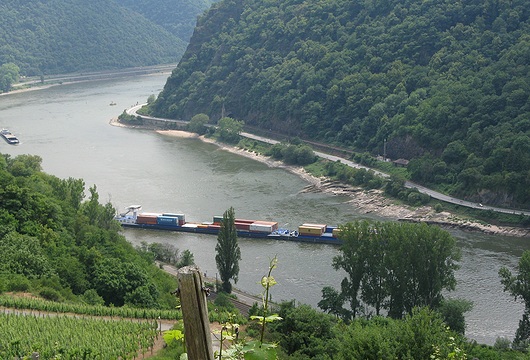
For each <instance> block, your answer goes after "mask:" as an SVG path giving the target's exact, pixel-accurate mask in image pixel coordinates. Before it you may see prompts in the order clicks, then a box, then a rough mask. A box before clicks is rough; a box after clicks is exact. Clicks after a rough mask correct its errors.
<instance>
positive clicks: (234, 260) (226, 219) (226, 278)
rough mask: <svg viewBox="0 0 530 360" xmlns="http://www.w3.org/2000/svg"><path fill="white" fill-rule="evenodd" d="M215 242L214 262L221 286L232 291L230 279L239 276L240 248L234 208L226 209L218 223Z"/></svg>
mask: <svg viewBox="0 0 530 360" xmlns="http://www.w3.org/2000/svg"><path fill="white" fill-rule="evenodd" d="M220 226H221V228H220V229H219V234H218V235H217V244H216V245H215V251H216V253H217V254H216V255H215V263H216V264H217V270H219V276H220V277H221V282H222V284H221V287H222V289H223V291H224V292H227V293H231V292H232V284H231V283H230V280H231V279H232V280H234V282H235V283H237V280H238V276H239V260H241V250H240V249H239V245H238V243H237V230H236V225H235V211H234V208H232V207H230V209H228V210H226V211H225V212H224V214H223V219H222V221H221V224H220Z"/></svg>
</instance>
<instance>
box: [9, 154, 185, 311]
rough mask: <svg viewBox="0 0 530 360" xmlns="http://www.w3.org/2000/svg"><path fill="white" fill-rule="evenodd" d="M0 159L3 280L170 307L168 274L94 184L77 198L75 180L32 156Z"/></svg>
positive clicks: (68, 296) (49, 291)
mask: <svg viewBox="0 0 530 360" xmlns="http://www.w3.org/2000/svg"><path fill="white" fill-rule="evenodd" d="M0 160H1V161H0V185H1V186H0V229H2V230H1V231H0V273H1V274H2V275H1V276H0V279H1V283H2V288H5V290H6V291H30V292H34V293H39V292H41V295H42V296H45V297H47V298H50V299H54V300H62V299H65V300H69V301H78V302H84V301H88V302H89V303H93V304H96V303H99V302H100V300H101V298H102V299H103V300H104V301H105V303H107V304H111V303H112V304H114V305H116V306H121V305H123V304H125V303H128V304H130V305H134V306H137V307H163V308H169V307H174V305H175V300H174V298H172V297H171V296H169V292H170V291H171V290H173V289H174V288H175V287H176V286H175V280H174V279H170V277H169V275H167V274H163V273H162V271H161V270H160V269H157V268H156V267H155V266H154V259H153V257H151V258H147V259H146V258H145V257H143V256H141V255H140V254H139V253H138V252H136V251H135V250H134V248H133V247H132V245H131V244H130V243H128V242H127V241H126V239H125V238H124V237H123V236H121V235H120V234H119V231H120V228H119V225H118V224H117V223H116V222H115V221H114V215H115V210H114V208H113V207H112V206H111V205H110V204H109V203H107V204H104V205H103V204H100V203H99V195H98V193H97V188H96V186H92V187H91V188H89V189H88V193H89V198H88V199H87V200H85V201H84V192H85V187H84V182H83V181H82V180H79V179H72V178H69V179H65V180H63V179H58V178H56V177H54V176H51V175H47V174H45V173H43V172H42V171H41V159H40V158H39V157H38V156H31V155H21V156H17V157H11V156H9V155H2V156H1V157H0ZM191 258H192V256H191ZM83 294H85V295H83ZM166 294H167V295H166ZM76 296H78V298H77V299H76Z"/></svg>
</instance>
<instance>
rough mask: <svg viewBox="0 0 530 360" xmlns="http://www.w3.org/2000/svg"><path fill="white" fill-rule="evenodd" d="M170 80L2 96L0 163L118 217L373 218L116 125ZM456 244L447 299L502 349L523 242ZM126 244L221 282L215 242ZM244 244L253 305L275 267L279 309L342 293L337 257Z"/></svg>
mask: <svg viewBox="0 0 530 360" xmlns="http://www.w3.org/2000/svg"><path fill="white" fill-rule="evenodd" d="M166 78H167V75H161V74H158V75H151V76H143V77H138V78H129V79H121V80H116V79H114V80H109V81H99V82H89V83H82V84H72V85H64V86H59V87H53V88H49V89H46V90H38V91H31V92H26V93H20V94H12V95H8V96H0V127H5V128H8V129H10V130H11V131H12V132H13V133H15V134H16V135H17V136H18V137H19V139H20V141H21V144H20V145H19V146H10V145H7V144H6V143H4V142H1V143H0V152H2V153H8V154H11V155H13V156H15V155H19V154H34V155H39V156H41V157H42V159H43V162H42V164H43V168H44V170H45V171H46V172H48V173H50V174H53V175H56V176H58V177H60V178H68V177H74V178H82V179H84V180H85V183H86V187H87V188H88V187H89V186H92V185H96V186H97V189H98V192H99V195H100V199H101V201H103V202H106V201H107V200H110V201H111V202H112V203H113V204H114V206H115V207H116V208H117V209H120V210H121V209H123V208H125V207H126V206H128V205H131V204H141V205H143V209H144V211H148V212H163V211H166V212H182V213H185V214H186V217H187V220H188V221H209V220H210V219H211V217H212V216H213V215H222V213H223V212H224V211H225V210H226V209H227V208H228V207H230V206H233V207H234V208H235V210H236V216H237V217H241V218H251V219H261V220H275V221H278V222H279V223H280V225H281V226H284V227H287V228H289V227H291V228H296V226H298V224H301V223H303V222H318V223H328V224H330V225H336V224H340V223H344V222H347V221H351V220H355V219H359V218H363V217H366V215H360V214H359V213H358V212H357V211H356V209H355V208H353V207H352V206H351V205H350V204H349V203H348V199H347V198H346V197H340V196H331V195H325V194H305V193H301V190H302V189H303V188H304V186H306V185H307V184H306V183H305V182H304V181H302V180H301V179H299V178H298V177H296V176H294V175H292V174H290V173H288V172H286V171H284V170H280V169H272V168H268V167H267V166H266V165H263V164H261V163H258V162H255V161H253V160H250V159H247V158H243V157H239V156H237V155H233V154H230V153H227V152H225V151H222V150H219V149H217V148H216V147H215V146H214V145H211V144H204V143H202V142H200V141H198V140H194V139H180V138H173V137H168V136H164V135H160V134H157V133H155V132H152V131H143V130H135V129H127V128H120V127H114V126H110V125H109V120H110V119H111V118H113V117H116V116H118V115H119V114H120V113H121V112H122V111H123V110H124V109H125V108H127V107H130V106H131V105H134V104H136V103H137V102H145V100H146V99H147V97H148V96H149V95H151V94H155V95H156V94H158V93H159V92H160V91H161V90H162V87H163V86H164V84H165V81H166ZM110 102H115V103H117V105H116V106H109V104H110ZM372 218H376V217H372ZM376 219H377V218H376ZM453 234H454V236H456V237H457V239H458V244H459V246H460V247H461V249H462V254H463V257H462V262H461V269H460V270H459V271H458V272H457V274H456V275H457V279H458V287H457V290H456V291H455V292H451V293H449V294H447V296H449V297H458V298H465V299H468V300H471V301H473V303H474V308H473V310H472V311H471V312H469V313H467V316H466V319H467V336H468V337H469V338H472V339H475V340H477V341H478V342H480V343H488V344H493V343H494V341H495V339H496V338H497V337H508V338H512V337H513V335H514V333H515V330H516V328H517V324H518V321H519V319H520V318H521V315H522V311H523V306H522V304H520V303H517V302H514V301H513V298H512V297H510V296H508V295H507V294H505V293H503V291H502V285H501V284H500V281H499V277H498V275H497V273H498V270H499V268H500V267H501V266H507V267H508V268H510V269H512V271H513V270H514V269H515V267H516V265H517V262H518V259H519V257H520V256H521V254H522V252H523V251H524V250H525V249H528V243H527V242H528V239H517V238H508V237H498V236H487V235H482V234H470V233H463V232H459V231H455V232H453ZM124 235H125V236H126V237H127V239H128V240H129V241H130V242H131V243H133V244H140V243H141V242H143V241H145V242H168V243H171V244H174V245H175V246H177V247H178V248H179V249H181V250H185V249H189V250H190V251H191V252H192V253H193V254H194V257H195V261H196V263H197V264H198V265H199V266H200V268H201V270H202V271H203V272H206V273H207V275H208V276H212V277H214V276H215V274H216V266H215V259H214V257H215V244H216V238H215V237H213V236H205V235H191V234H185V233H170V232H159V231H147V230H133V229H127V230H124ZM239 244H240V248H241V252H242V261H241V263H240V269H241V271H240V280H239V282H238V284H237V285H236V286H237V287H239V288H241V289H243V290H246V291H248V292H250V293H253V294H258V293H259V292H260V291H261V287H260V285H259V284H258V281H259V279H260V278H261V276H263V275H264V274H265V272H266V271H267V268H268V264H269V261H270V259H271V258H273V257H274V256H278V259H279V264H278V269H277V270H276V272H275V273H274V276H275V278H276V279H277V280H278V282H279V285H277V286H275V287H274V288H273V290H272V293H273V300H277V301H279V300H291V299H296V300H297V301H298V302H299V303H307V304H310V305H312V306H315V307H316V304H317V303H318V301H319V300H320V298H321V289H322V288H323V287H324V286H334V287H336V288H339V287H340V280H341V278H342V277H343V274H342V273H340V272H337V271H335V270H333V269H332V267H331V261H332V258H333V256H335V255H336V254H337V248H336V247H334V246H330V245H314V244H301V243H293V242H287V241H271V240H253V239H240V240H239Z"/></svg>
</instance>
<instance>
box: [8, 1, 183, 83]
mask: <svg viewBox="0 0 530 360" xmlns="http://www.w3.org/2000/svg"><path fill="white" fill-rule="evenodd" d="M0 24H1V25H0V65H1V64H4V63H15V64H16V65H18V66H19V67H20V69H21V74H22V75H40V74H56V73H69V72H77V71H88V70H103V69H118V68H126V67H134V66H147V65H156V64H168V63H177V62H178V60H179V59H180V57H181V56H182V54H183V52H184V50H185V47H186V43H185V42H184V41H182V40H180V39H178V38H177V37H176V36H174V35H172V34H170V33H169V32H167V31H166V30H164V29H163V28H162V27H161V26H158V25H154V24H153V23H151V22H150V21H148V20H147V19H146V18H145V17H143V16H141V15H139V14H137V13H135V12H133V11H131V10H129V9H126V8H124V7H122V6H120V5H118V4H117V3H116V2H114V1H108V0H91V1H83V0H46V1H44V0H36V1H20V0H4V1H2V2H1V3H0Z"/></svg>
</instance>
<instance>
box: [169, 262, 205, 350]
mask: <svg viewBox="0 0 530 360" xmlns="http://www.w3.org/2000/svg"><path fill="white" fill-rule="evenodd" d="M177 279H178V284H179V292H180V304H181V308H182V317H183V320H184V336H185V340H186V351H187V353H188V359H189V360H214V357H213V350H212V335H211V333H210V321H209V320H208V307H207V305H206V290H205V287H204V284H203V282H202V276H201V272H200V271H199V268H198V267H197V266H195V265H192V266H186V267H183V268H180V269H179V270H178V274H177Z"/></svg>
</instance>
